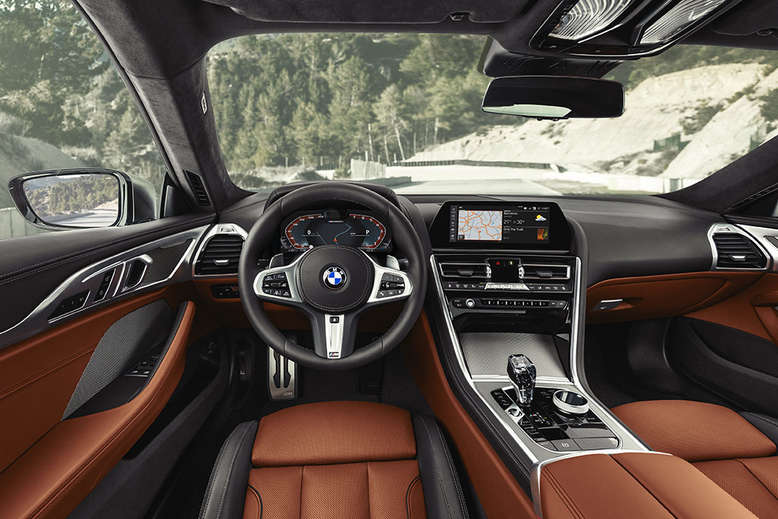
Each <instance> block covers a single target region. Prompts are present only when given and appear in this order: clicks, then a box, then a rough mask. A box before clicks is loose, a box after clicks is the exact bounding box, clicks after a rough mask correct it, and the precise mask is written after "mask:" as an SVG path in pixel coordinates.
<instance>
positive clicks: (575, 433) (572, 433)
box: [491, 387, 619, 452]
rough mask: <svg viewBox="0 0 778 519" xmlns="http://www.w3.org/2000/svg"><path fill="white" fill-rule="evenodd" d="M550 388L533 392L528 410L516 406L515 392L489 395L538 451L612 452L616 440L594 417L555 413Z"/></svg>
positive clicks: (505, 390) (592, 415) (552, 392)
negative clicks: (542, 448)
mask: <svg viewBox="0 0 778 519" xmlns="http://www.w3.org/2000/svg"><path fill="white" fill-rule="evenodd" d="M555 391H557V390H556V389H554V388H536V389H535V398H534V400H533V401H532V405H531V406H530V407H529V408H522V407H519V406H518V405H517V404H516V398H515V390H514V389H513V388H512V387H511V388H502V389H495V390H494V391H492V392H491V394H492V398H494V400H495V402H497V405H499V406H500V408H502V409H503V410H504V411H505V413H506V414H507V415H508V416H509V417H510V419H511V420H512V421H513V422H514V423H516V424H517V425H518V426H519V427H521V428H522V429H523V430H524V432H525V433H527V434H528V435H529V436H530V438H532V439H533V440H534V441H535V442H536V443H538V444H539V445H540V446H541V447H545V448H546V449H549V450H553V451H559V452H572V451H579V450H602V449H615V448H617V447H618V445H619V441H618V439H617V438H616V437H615V435H614V434H613V432H611V430H610V429H608V426H607V425H605V424H604V423H603V422H602V420H600V419H599V418H598V417H597V415H595V414H594V413H593V412H591V411H589V412H588V413H586V414H585V415H577V416H573V415H566V414H562V413H560V412H558V411H557V410H556V409H555V407H554V404H553V401H552V398H553V394H554V392H555Z"/></svg>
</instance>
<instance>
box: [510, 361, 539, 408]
mask: <svg viewBox="0 0 778 519" xmlns="http://www.w3.org/2000/svg"><path fill="white" fill-rule="evenodd" d="M536 375H537V370H536V369H535V364H533V363H532V361H531V360H530V359H529V357H527V356H526V355H524V354H521V353H518V354H514V355H511V356H509V357H508V378H509V379H511V384H513V388H514V389H515V390H516V400H517V403H518V404H519V405H520V406H522V407H528V406H530V405H531V404H532V397H533V396H534V394H535V378H536Z"/></svg>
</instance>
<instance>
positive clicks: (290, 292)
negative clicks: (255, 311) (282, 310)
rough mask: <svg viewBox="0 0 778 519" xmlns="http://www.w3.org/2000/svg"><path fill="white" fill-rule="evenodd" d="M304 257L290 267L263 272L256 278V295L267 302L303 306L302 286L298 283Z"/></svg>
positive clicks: (284, 266) (274, 268) (254, 285)
mask: <svg viewBox="0 0 778 519" xmlns="http://www.w3.org/2000/svg"><path fill="white" fill-rule="evenodd" d="M300 259H302V256H300V257H298V258H296V259H295V260H294V261H293V262H292V263H290V264H289V265H282V266H279V267H272V268H268V269H265V270H261V271H259V272H258V273H257V275H256V276H255V277H254V282H253V283H252V287H253V288H254V295H256V296H257V297H258V298H260V299H263V300H265V301H272V302H274V303H279V304H282V305H288V306H299V305H302V304H303V298H302V295H301V293H300V286H299V283H298V282H297V280H298V276H297V269H298V266H299V264H300Z"/></svg>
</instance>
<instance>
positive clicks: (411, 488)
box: [405, 476, 421, 519]
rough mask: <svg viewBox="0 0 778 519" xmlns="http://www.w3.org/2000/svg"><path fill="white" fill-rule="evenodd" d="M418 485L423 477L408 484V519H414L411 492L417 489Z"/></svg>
mask: <svg viewBox="0 0 778 519" xmlns="http://www.w3.org/2000/svg"><path fill="white" fill-rule="evenodd" d="M417 483H421V476H416V477H415V478H413V479H412V480H411V482H410V483H408V488H406V489H405V516H406V517H407V519H412V517H411V516H412V512H413V508H411V492H412V491H413V489H414V488H415V486H416V484H417Z"/></svg>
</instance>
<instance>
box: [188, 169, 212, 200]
mask: <svg viewBox="0 0 778 519" xmlns="http://www.w3.org/2000/svg"><path fill="white" fill-rule="evenodd" d="M186 176H187V178H188V179H189V185H190V186H191V188H192V193H193V194H194V197H195V200H197V205H201V206H203V207H208V206H210V205H211V200H210V198H208V191H206V190H205V184H203V179H202V178H200V175H198V174H197V173H192V172H191V171H187V172H186Z"/></svg>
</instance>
